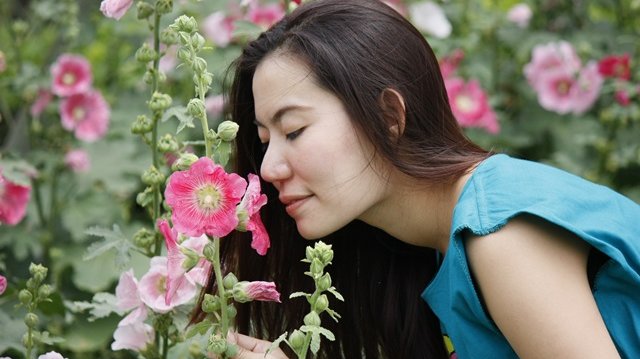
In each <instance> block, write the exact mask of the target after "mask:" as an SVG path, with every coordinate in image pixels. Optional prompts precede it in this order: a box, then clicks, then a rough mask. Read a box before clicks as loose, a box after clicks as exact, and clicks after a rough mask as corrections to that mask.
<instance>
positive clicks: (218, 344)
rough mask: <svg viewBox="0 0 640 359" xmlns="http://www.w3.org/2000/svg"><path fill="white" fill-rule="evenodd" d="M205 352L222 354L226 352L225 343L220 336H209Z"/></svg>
mask: <svg viewBox="0 0 640 359" xmlns="http://www.w3.org/2000/svg"><path fill="white" fill-rule="evenodd" d="M207 350H208V351H210V352H212V353H214V354H222V353H224V352H225V351H226V350H227V341H226V340H225V339H223V338H222V336H221V335H220V334H215V335H211V336H210V337H209V345H208V346H207Z"/></svg>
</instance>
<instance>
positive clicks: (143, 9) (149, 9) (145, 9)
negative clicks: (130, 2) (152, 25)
mask: <svg viewBox="0 0 640 359" xmlns="http://www.w3.org/2000/svg"><path fill="white" fill-rule="evenodd" d="M136 6H137V10H138V19H140V20H142V19H146V18H148V17H149V16H151V15H153V11H154V10H153V6H152V5H151V4H149V3H147V2H144V1H138V4H137V5H136Z"/></svg>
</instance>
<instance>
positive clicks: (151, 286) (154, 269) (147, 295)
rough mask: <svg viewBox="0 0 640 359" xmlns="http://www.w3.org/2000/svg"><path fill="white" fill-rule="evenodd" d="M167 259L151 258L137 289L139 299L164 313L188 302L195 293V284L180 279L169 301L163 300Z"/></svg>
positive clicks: (165, 289) (166, 277)
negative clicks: (147, 269) (149, 265)
mask: <svg viewBox="0 0 640 359" xmlns="http://www.w3.org/2000/svg"><path fill="white" fill-rule="evenodd" d="M167 265H168V261H167V258H166V257H153V258H151V267H150V268H149V271H148V272H147V273H146V274H145V275H144V276H142V278H140V283H139V284H138V290H139V293H140V299H142V301H143V302H144V304H146V305H147V306H148V307H149V308H151V309H152V310H153V311H154V312H156V313H166V312H168V311H170V310H171V309H173V308H175V307H177V306H179V305H182V304H185V303H187V302H189V301H190V300H191V299H193V297H195V295H196V286H195V284H193V283H191V282H190V281H188V280H185V281H182V283H180V285H179V286H178V287H177V288H176V292H175V294H174V295H173V296H172V297H171V298H170V299H171V301H170V302H169V303H166V302H165V297H166V293H167V280H168V269H167V267H168V266H167Z"/></svg>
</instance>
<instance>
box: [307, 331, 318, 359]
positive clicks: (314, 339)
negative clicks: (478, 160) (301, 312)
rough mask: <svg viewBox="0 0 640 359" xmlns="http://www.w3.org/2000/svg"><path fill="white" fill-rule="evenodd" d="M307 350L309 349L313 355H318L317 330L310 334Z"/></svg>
mask: <svg viewBox="0 0 640 359" xmlns="http://www.w3.org/2000/svg"><path fill="white" fill-rule="evenodd" d="M309 349H311V352H312V353H313V354H316V353H318V350H320V334H318V331H317V330H314V331H312V332H311V345H310V346H309Z"/></svg>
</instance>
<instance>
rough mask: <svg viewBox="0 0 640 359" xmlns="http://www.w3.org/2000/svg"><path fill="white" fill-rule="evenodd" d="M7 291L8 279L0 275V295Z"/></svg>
mask: <svg viewBox="0 0 640 359" xmlns="http://www.w3.org/2000/svg"><path fill="white" fill-rule="evenodd" d="M5 290H7V278H6V277H5V276H3V275H0V295H2V293H4V291H5Z"/></svg>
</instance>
